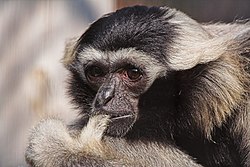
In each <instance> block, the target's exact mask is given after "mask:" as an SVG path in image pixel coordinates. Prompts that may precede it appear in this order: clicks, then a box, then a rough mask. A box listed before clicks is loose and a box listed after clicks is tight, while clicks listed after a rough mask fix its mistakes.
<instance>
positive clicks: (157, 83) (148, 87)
mask: <svg viewBox="0 0 250 167" xmlns="http://www.w3.org/2000/svg"><path fill="white" fill-rule="evenodd" d="M249 56H250V23H249V22H237V23H231V24H223V23H218V24H199V23H197V22H196V21H195V20H193V19H191V18H190V17H188V16H187V15H185V14H184V13H182V12H180V11H176V10H175V9H170V8H167V7H160V8H158V7H151V8H148V7H143V6H135V7H128V8H123V9H121V10H118V11H116V12H114V13H110V14H108V15H105V16H104V17H102V18H100V19H99V20H97V21H96V22H95V23H93V24H92V25H91V26H90V28H89V29H88V30H87V31H86V32H85V33H84V34H83V35H82V36H81V37H80V38H78V39H77V40H73V42H72V41H71V42H70V44H68V45H67V48H66V53H65V57H64V61H63V62H64V65H65V67H66V68H67V69H68V70H69V71H70V72H71V78H70V81H69V94H70V96H71V97H72V102H73V103H74V104H75V105H76V107H77V108H78V109H79V110H80V113H81V117H80V119H78V120H77V121H76V122H75V123H74V124H73V125H72V126H70V127H69V130H68V129H67V128H66V127H65V126H64V125H63V124H62V123H61V122H60V121H58V120H54V119H48V120H45V121H43V122H42V123H40V124H39V125H38V126H37V127H36V128H35V129H34V130H33V131H32V134H31V137H30V143H29V147H28V148H27V151H26V159H27V161H28V163H29V164H32V165H33V166H74V165H75V166H77V165H78V166H206V167H216V166H218V167H221V166H234V167H239V166H244V167H247V166H250V130H249V129H250V111H249V108H250V104H249V81H250V76H249V68H250V67H249ZM91 63H94V64H98V65H100V64H101V66H104V67H105V68H108V70H107V71H108V72H107V73H108V74H107V75H110V77H109V79H107V81H105V83H104V84H103V85H104V86H106V84H108V85H112V84H114V85H116V86H117V85H119V87H115V91H116V94H115V97H114V98H113V99H114V100H113V99H112V100H111V102H113V105H112V106H111V108H109V109H110V110H111V109H112V112H113V111H117V112H118V111H119V112H122V111H123V110H126V112H131V114H132V115H133V116H134V117H133V119H134V120H133V121H128V122H125V123H124V122H121V121H114V120H113V119H112V115H111V117H110V115H109V113H105V114H104V115H103V114H101V115H98V114H100V112H99V111H97V110H96V108H95V105H94V104H95V103H96V99H97V98H98V96H99V95H100V93H101V92H102V89H104V86H103V85H102V86H100V88H99V90H95V89H93V87H92V85H91V84H90V83H89V82H88V79H87V78H86V76H85V75H86V74H85V69H87V68H88V66H89V64H91ZM124 63H125V64H126V63H127V64H132V65H134V66H136V67H139V69H141V70H142V71H143V80H142V82H138V84H137V85H136V87H134V88H133V89H128V88H127V87H126V83H122V82H121V81H120V80H119V79H117V78H116V71H117V68H118V67H120V66H122V65H124ZM106 82H107V83H106ZM105 88H106V87H105ZM131 99H132V100H131ZM107 115H109V116H107ZM111 123H113V124H114V125H113V127H112V128H110V124H111ZM123 126H126V127H128V128H127V130H126V131H121V130H120V129H121V128H123ZM111 132H112V134H117V136H116V135H112V137H110V136H109V135H110V133H111ZM118 134H119V135H118ZM52 155H53V156H52Z"/></svg>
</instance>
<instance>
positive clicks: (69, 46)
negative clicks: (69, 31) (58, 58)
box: [62, 36, 79, 69]
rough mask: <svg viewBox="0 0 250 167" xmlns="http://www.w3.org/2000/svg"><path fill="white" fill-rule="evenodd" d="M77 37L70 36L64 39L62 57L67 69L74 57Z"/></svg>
mask: <svg viewBox="0 0 250 167" xmlns="http://www.w3.org/2000/svg"><path fill="white" fill-rule="evenodd" d="M78 39H79V37H78V36H77V37H74V38H70V39H68V40H67V41H66V44H65V50H64V57H63V58H62V63H63V65H64V66H65V67H66V68H67V69H68V68H69V66H70V64H71V63H72V61H73V60H74V58H75V55H76V50H77V49H76V46H77V43H78Z"/></svg>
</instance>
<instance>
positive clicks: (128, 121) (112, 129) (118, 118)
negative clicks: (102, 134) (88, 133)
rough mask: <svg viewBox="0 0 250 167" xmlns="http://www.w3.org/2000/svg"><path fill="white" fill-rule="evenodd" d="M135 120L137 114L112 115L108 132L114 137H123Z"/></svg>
mask: <svg viewBox="0 0 250 167" xmlns="http://www.w3.org/2000/svg"><path fill="white" fill-rule="evenodd" d="M135 121H136V115H134V114H126V115H114V116H111V117H110V122H109V123H108V127H107V129H106V134H107V135H109V136H113V137H122V136H124V135H126V134H127V132H128V131H129V130H130V129H131V128H132V126H133V125H134V123H135Z"/></svg>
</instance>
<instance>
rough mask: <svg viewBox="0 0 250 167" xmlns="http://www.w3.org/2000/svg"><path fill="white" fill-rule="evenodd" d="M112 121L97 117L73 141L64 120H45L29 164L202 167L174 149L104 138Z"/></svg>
mask: <svg viewBox="0 0 250 167" xmlns="http://www.w3.org/2000/svg"><path fill="white" fill-rule="evenodd" d="M108 121H109V119H108V116H104V115H98V116H94V117H92V118H91V119H90V120H89V122H88V124H87V126H86V127H85V128H83V130H82V131H81V133H80V134H79V135H78V136H74V137H73V136H72V135H70V133H69V131H68V129H67V128H66V126H65V125H64V124H63V122H62V121H61V120H58V119H51V118H50V119H45V120H43V121H41V122H40V123H39V124H38V125H37V126H36V127H35V128H34V129H33V130H32V132H31V135H30V138H29V145H28V147H27V150H26V155H25V157H26V161H27V162H28V163H29V164H30V165H31V166H34V167H59V166H60V167H61V166H65V167H69V166H85V167H86V166H104V167H105V166H107V167H110V166H135V167H137V166H148V167H156V166H169V167H175V166H176V167H187V166H188V167H190V166H192V167H201V165H199V164H197V163H195V162H194V161H193V160H192V159H191V158H190V157H189V156H188V155H187V154H185V153H183V152H182V151H180V150H179V149H177V148H175V147H173V146H170V145H167V146H162V145H159V144H156V143H150V144H144V143H142V142H134V143H133V142H131V143H128V142H127V141H125V139H121V138H111V137H104V138H103V132H104V131H105V129H106V125H107V122H108Z"/></svg>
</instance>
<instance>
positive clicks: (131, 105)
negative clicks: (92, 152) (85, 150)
mask: <svg viewBox="0 0 250 167" xmlns="http://www.w3.org/2000/svg"><path fill="white" fill-rule="evenodd" d="M175 12H176V11H175V10H172V9H168V8H158V7H151V8H148V7H143V6H135V7H128V8H123V9H121V10H118V11H116V12H114V13H110V14H108V15H105V16H103V17H102V18H100V19H99V20H97V21H96V22H94V23H93V24H92V25H91V26H90V27H89V28H88V29H87V31H86V32H85V33H84V34H83V35H82V36H81V37H80V38H79V39H78V41H77V43H76V44H75V47H74V50H73V53H72V54H71V55H70V56H66V57H65V58H64V61H65V64H66V67H67V68H68V69H69V70H70V71H71V73H72V78H71V81H70V87H69V92H70V94H71V96H72V97H73V102H74V103H75V104H76V105H77V106H78V108H80V109H81V110H82V111H83V113H86V114H88V115H89V116H90V117H91V116H92V115H97V114H107V115H110V116H111V122H110V124H109V127H108V130H107V134H109V135H112V136H123V135H125V134H126V133H127V132H128V131H129V129H130V128H131V127H132V126H133V124H134V123H135V121H136V120H137V119H138V114H139V113H140V109H139V108H138V102H139V100H140V96H141V95H142V94H143V93H144V92H146V91H147V89H148V88H149V87H150V86H151V85H152V83H153V82H154V81H155V79H157V78H160V77H163V76H165V75H166V73H167V72H168V70H170V68H169V65H168V64H171V61H173V60H171V59H170V56H169V53H170V46H171V45H172V43H173V41H174V39H175V37H176V36H177V35H178V34H177V31H176V29H177V26H176V24H175V23H174V22H173V23H172V22H171V21H170V20H171V19H173V17H174V16H173V15H174V14H175ZM176 61H180V62H182V60H179V59H178V60H176Z"/></svg>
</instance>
